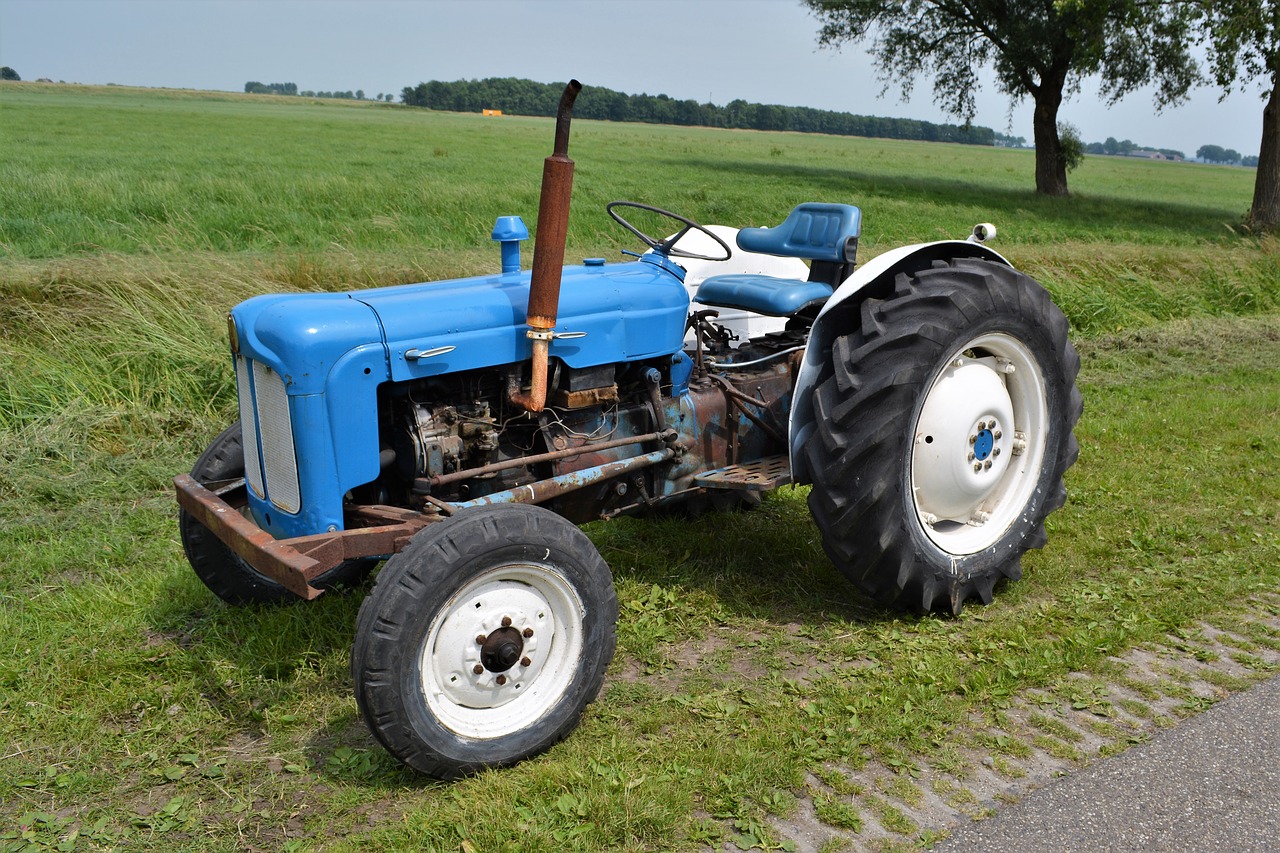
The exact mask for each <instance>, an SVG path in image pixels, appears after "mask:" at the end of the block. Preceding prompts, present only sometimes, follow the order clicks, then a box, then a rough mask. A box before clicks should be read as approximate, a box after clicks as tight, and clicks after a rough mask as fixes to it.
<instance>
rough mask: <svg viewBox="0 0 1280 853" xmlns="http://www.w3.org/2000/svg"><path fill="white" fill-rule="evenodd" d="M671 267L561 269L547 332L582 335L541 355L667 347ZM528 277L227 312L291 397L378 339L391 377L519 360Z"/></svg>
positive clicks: (677, 296) (673, 325) (675, 295)
mask: <svg viewBox="0 0 1280 853" xmlns="http://www.w3.org/2000/svg"><path fill="white" fill-rule="evenodd" d="M681 272H682V271H681V270H680V268H679V267H676V266H675V265H674V264H670V262H665V263H664V262H663V261H661V260H655V259H649V258H646V259H644V260H641V261H635V262H630V263H622V264H611V265H605V264H598V265H597V264H591V265H582V266H568V267H565V268H564V272H563V276H562V278H561V281H560V310H559V317H558V322H557V324H556V331H557V332H583V333H585V335H583V336H581V337H574V338H570V339H565V340H557V341H554V342H553V343H552V345H551V355H553V356H555V357H556V358H559V359H561V360H563V361H564V362H565V363H566V364H568V365H569V366H570V367H591V366H594V365H598V364H610V363H613V362H618V361H636V360H639V359H644V358H653V357H657V356H663V355H672V354H674V353H677V352H679V351H680V349H681V346H682V342H683V339H684V323H685V317H686V316H687V314H688V311H689V296H688V293H687V291H686V290H685V288H684V284H683V282H682V281H681V276H680V273H681ZM529 279H530V273H529V272H528V271H524V272H513V273H505V274H500V275H490V276H478V277H476V278H463V279H455V280H452V281H435V282H424V283H421V284H403V285H396V286H393V287H381V288H374V289H371V290H357V291H351V292H348V293H294V294H275V295H268V296H258V297H254V298H253V299H250V300H247V301H245V302H243V303H241V304H240V305H238V306H236V307H235V308H234V309H233V310H232V315H233V316H234V318H235V321H236V327H237V330H238V333H239V335H240V345H241V347H242V348H243V349H244V351H245V354H246V355H249V356H251V357H253V358H256V359H260V360H263V361H265V362H266V363H268V364H270V365H271V366H272V367H273V368H274V369H275V370H276V371H277V372H278V373H279V374H280V375H281V376H282V377H283V378H284V380H285V385H286V387H287V388H288V393H289V394H290V395H291V396H295V395H302V394H317V393H323V392H324V391H325V384H326V380H327V379H328V377H329V373H330V371H331V370H332V369H333V367H334V365H336V364H337V363H338V362H339V361H340V360H341V359H342V357H343V356H344V355H346V354H347V353H349V352H351V351H353V350H355V349H356V348H359V347H367V346H368V345H371V344H374V345H376V344H381V345H382V346H384V347H385V349H386V354H387V358H388V372H387V374H389V378H390V379H392V380H394V381H402V380H406V379H417V378H421V377H424V376H438V375H440V374H444V373H454V372H456V371H460V370H470V369H473V368H478V367H490V366H494V365H500V364H510V363H512V362H517V361H523V360H525V359H527V358H529V357H530V351H531V346H530V341H529V339H528V338H527V337H526V336H525V329H526V325H525V309H526V307H527V305H528V301H529ZM441 347H453V348H454V349H452V350H451V351H449V352H447V353H442V354H440V355H436V356H433V357H430V358H426V359H420V360H406V359H405V352H407V351H409V350H415V349H416V350H419V351H425V350H431V349H437V348H441ZM379 372H381V371H379ZM387 374H384V378H386V376H387Z"/></svg>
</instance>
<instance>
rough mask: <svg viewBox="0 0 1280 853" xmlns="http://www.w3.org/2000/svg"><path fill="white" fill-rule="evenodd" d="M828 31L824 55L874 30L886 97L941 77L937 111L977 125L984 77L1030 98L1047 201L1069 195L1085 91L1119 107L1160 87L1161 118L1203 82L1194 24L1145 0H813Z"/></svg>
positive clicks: (1181, 12)
mask: <svg viewBox="0 0 1280 853" xmlns="http://www.w3.org/2000/svg"><path fill="white" fill-rule="evenodd" d="M805 3H806V4H807V5H808V6H809V8H810V10H811V11H812V12H813V14H814V15H815V16H816V17H817V18H818V20H819V21H821V23H822V29H821V30H820V31H819V36H818V41H819V43H820V44H821V45H823V46H839V45H841V44H844V43H845V42H858V41H862V40H863V39H865V38H867V37H868V36H869V35H871V34H872V32H873V31H874V33H875V35H874V41H873V43H872V53H873V54H874V55H875V57H876V59H877V60H878V61H879V65H880V67H881V69H882V70H883V75H884V76H883V82H884V83H885V85H886V87H887V86H888V85H889V84H890V83H891V82H892V81H893V79H895V78H896V79H897V80H898V81H899V82H900V83H901V86H902V90H903V93H904V94H907V95H909V94H910V92H911V87H912V83H913V81H914V80H915V78H916V77H917V76H918V75H921V74H927V75H931V76H932V77H933V80H934V84H933V94H934V100H935V102H936V103H937V104H938V105H939V106H941V107H942V108H943V109H945V110H946V111H947V112H949V113H951V114H952V115H956V116H960V117H963V118H964V119H966V120H972V118H973V116H974V114H975V112H976V107H975V95H976V93H977V91H978V88H979V78H978V72H979V70H980V69H982V68H984V67H988V66H990V67H992V68H994V70H995V74H996V84H997V86H998V87H999V89H1000V90H1001V91H1002V92H1004V93H1005V94H1007V95H1009V96H1010V97H1011V98H1013V99H1014V100H1018V99H1021V98H1024V97H1030V98H1031V99H1032V101H1033V102H1034V103H1035V113H1034V119H1033V128H1034V139H1035V146H1036V192H1039V193H1043V194H1045V195H1051V196H1064V195H1066V194H1067V163H1066V160H1065V159H1064V157H1063V153H1064V152H1063V148H1062V142H1061V139H1060V138H1059V136H1058V111H1059V109H1060V108H1061V106H1062V101H1063V99H1064V98H1065V97H1066V96H1067V95H1069V94H1071V93H1073V92H1075V91H1077V90H1078V89H1079V87H1080V83H1081V80H1082V79H1083V78H1085V77H1087V76H1089V75H1092V74H1101V75H1102V84H1101V88H1102V95H1103V97H1104V98H1105V99H1106V100H1107V101H1108V102H1110V103H1114V102H1116V101H1118V100H1119V99H1120V98H1122V97H1124V96H1125V95H1126V94H1128V93H1129V92H1132V91H1133V90H1134V89H1137V88H1139V87H1141V86H1144V85H1146V84H1148V83H1152V82H1155V83H1158V84H1159V85H1158V87H1157V89H1156V104H1157V107H1161V108H1162V107H1164V106H1167V105H1170V104H1173V103H1177V102H1178V101H1180V100H1182V99H1183V98H1184V97H1185V96H1186V93H1187V89H1188V88H1190V86H1191V84H1192V82H1194V80H1195V79H1196V66H1195V62H1194V60H1193V59H1192V58H1191V55H1190V53H1189V51H1188V47H1187V38H1186V36H1187V34H1188V32H1189V30H1190V22H1189V17H1190V14H1189V12H1188V10H1187V8H1186V7H1184V6H1180V5H1176V4H1166V3H1152V2H1145V0H905V2H901V3H888V2H883V0H805Z"/></svg>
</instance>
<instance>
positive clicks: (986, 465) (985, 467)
mask: <svg viewBox="0 0 1280 853" xmlns="http://www.w3.org/2000/svg"><path fill="white" fill-rule="evenodd" d="M982 470H984V471H990V470H991V460H990V459H988V460H987V461H986V462H983V463H982Z"/></svg>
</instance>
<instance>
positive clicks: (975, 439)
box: [969, 435, 978, 444]
mask: <svg viewBox="0 0 1280 853" xmlns="http://www.w3.org/2000/svg"><path fill="white" fill-rule="evenodd" d="M969 443H970V444H977V443H978V437H977V436H976V435H971V436H969Z"/></svg>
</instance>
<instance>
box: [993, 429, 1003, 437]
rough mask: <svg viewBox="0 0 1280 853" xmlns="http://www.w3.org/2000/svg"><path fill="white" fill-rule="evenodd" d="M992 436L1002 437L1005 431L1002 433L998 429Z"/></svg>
mask: <svg viewBox="0 0 1280 853" xmlns="http://www.w3.org/2000/svg"><path fill="white" fill-rule="evenodd" d="M991 437H992V438H995V439H1000V438H1003V437H1004V433H1002V432H1001V431H1000V430H996V431H995V432H993V433H992V434H991Z"/></svg>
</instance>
